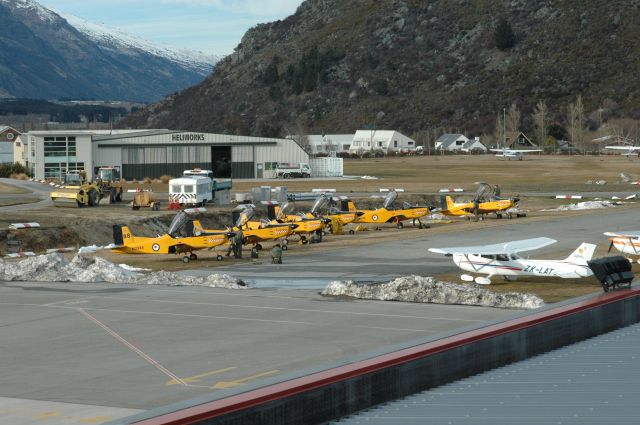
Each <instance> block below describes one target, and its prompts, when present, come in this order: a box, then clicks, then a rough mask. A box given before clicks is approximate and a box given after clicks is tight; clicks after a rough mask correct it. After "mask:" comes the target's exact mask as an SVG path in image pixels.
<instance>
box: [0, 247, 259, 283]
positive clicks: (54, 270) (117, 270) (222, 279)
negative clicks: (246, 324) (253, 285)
mask: <svg viewBox="0 0 640 425" xmlns="http://www.w3.org/2000/svg"><path fill="white" fill-rule="evenodd" d="M0 281H35V282H107V283H131V284H141V285H172V286H209V287H216V288H231V289H240V288H245V287H246V285H245V283H244V282H243V281H241V280H239V279H235V278H233V277H231V276H229V275H226V274H211V275H209V276H205V277H194V276H183V275H180V274H177V273H172V272H165V271H161V272H153V273H143V272H141V271H140V270H139V269H134V268H131V267H128V266H126V265H124V264H123V265H118V264H114V263H111V262H109V261H107V260H105V259H103V258H100V257H87V256H81V255H76V256H75V257H74V258H73V259H72V260H71V261H69V260H67V259H66V258H65V257H64V255H62V254H60V253H53V254H47V255H38V256H36V257H29V258H26V259H24V260H21V261H10V262H9V261H3V260H1V259H0Z"/></svg>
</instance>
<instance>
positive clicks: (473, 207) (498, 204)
mask: <svg viewBox="0 0 640 425" xmlns="http://www.w3.org/2000/svg"><path fill="white" fill-rule="evenodd" d="M479 184H480V188H479V189H478V191H477V193H476V195H475V197H474V199H473V200H472V201H469V202H459V203H456V202H454V201H453V198H451V196H448V195H446V196H445V195H443V196H441V197H440V204H441V207H442V209H441V210H440V211H439V212H440V213H441V214H444V215H447V216H454V217H467V218H470V217H472V216H475V217H479V218H480V219H482V218H483V216H485V215H487V214H496V216H497V217H498V218H502V216H503V215H506V216H508V217H509V218H512V217H513V215H516V216H518V217H520V216H521V215H522V213H521V212H519V211H509V210H511V209H512V208H514V209H515V208H516V207H517V205H518V202H519V201H520V198H501V197H500V196H499V189H496V188H494V187H492V186H490V185H488V184H487V183H479Z"/></svg>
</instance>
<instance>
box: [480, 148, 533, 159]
mask: <svg viewBox="0 0 640 425" xmlns="http://www.w3.org/2000/svg"><path fill="white" fill-rule="evenodd" d="M491 151H492V152H499V153H498V154H497V155H496V156H499V157H503V158H507V159H511V158H518V160H520V161H522V159H523V158H524V155H525V154H527V153H531V152H542V149H509V148H499V149H491Z"/></svg>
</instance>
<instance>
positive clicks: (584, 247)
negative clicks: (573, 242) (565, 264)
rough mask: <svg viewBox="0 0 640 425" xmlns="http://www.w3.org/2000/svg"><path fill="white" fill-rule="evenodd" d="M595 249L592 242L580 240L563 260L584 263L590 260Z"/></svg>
mask: <svg viewBox="0 0 640 425" xmlns="http://www.w3.org/2000/svg"><path fill="white" fill-rule="evenodd" d="M595 251H596V245H594V244H592V243H586V242H582V243H581V244H580V246H579V247H578V248H577V249H576V250H575V251H573V252H572V253H571V255H570V256H568V257H567V258H566V260H565V261H573V262H577V263H584V264H586V263H587V261H589V260H591V258H592V257H593V254H594V252H595Z"/></svg>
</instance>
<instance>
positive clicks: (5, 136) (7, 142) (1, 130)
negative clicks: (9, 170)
mask: <svg viewBox="0 0 640 425" xmlns="http://www.w3.org/2000/svg"><path fill="white" fill-rule="evenodd" d="M20 134H21V133H20V132H19V131H18V130H16V129H15V128H12V127H9V126H1V125H0V164H5V163H7V164H12V163H13V146H14V144H15V143H16V141H17V140H18V138H19V137H20Z"/></svg>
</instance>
